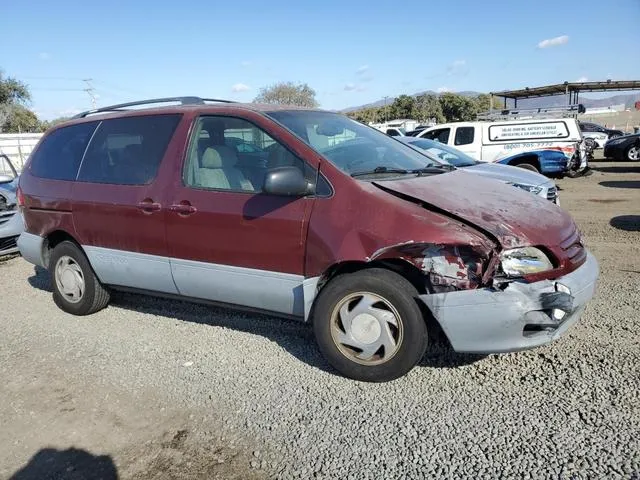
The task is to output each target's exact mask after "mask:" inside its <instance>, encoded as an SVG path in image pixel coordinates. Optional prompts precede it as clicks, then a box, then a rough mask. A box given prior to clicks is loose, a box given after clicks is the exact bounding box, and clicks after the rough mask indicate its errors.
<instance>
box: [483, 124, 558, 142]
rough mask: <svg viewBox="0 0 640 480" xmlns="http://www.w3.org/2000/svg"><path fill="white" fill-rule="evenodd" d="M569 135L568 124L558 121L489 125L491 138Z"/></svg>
mask: <svg viewBox="0 0 640 480" xmlns="http://www.w3.org/2000/svg"><path fill="white" fill-rule="evenodd" d="M568 136H569V130H568V129H567V124H566V123H565V122H562V121H558V122H540V123H515V124H514V123H509V124H503V125H491V126H490V127H489V140H491V141H493V142H496V141H510V140H520V141H523V140H535V139H539V138H558V139H560V138H566V137H568Z"/></svg>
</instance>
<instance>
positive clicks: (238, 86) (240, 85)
mask: <svg viewBox="0 0 640 480" xmlns="http://www.w3.org/2000/svg"><path fill="white" fill-rule="evenodd" d="M249 90H251V87H250V86H249V85H245V84H244V83H236V84H235V85H233V86H232V87H231V91H232V92H236V93H238V92H247V91H249Z"/></svg>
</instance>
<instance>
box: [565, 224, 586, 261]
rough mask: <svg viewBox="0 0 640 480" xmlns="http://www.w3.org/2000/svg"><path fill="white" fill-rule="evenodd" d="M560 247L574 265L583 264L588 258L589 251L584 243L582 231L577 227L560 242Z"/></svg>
mask: <svg viewBox="0 0 640 480" xmlns="http://www.w3.org/2000/svg"><path fill="white" fill-rule="evenodd" d="M560 248H562V251H563V252H564V253H565V254H566V256H567V257H568V258H569V261H570V262H571V263H573V264H574V265H576V264H581V263H582V262H584V261H585V259H586V258H587V251H586V250H585V248H584V245H582V240H581V238H580V232H578V229H577V228H575V227H574V230H573V233H572V234H571V235H569V236H568V237H567V238H566V239H565V240H563V241H562V243H560Z"/></svg>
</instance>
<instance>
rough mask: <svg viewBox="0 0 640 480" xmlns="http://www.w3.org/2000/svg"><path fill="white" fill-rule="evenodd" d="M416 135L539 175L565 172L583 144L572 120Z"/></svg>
mask: <svg viewBox="0 0 640 480" xmlns="http://www.w3.org/2000/svg"><path fill="white" fill-rule="evenodd" d="M416 136H417V137H422V138H428V139H431V140H438V141H439V142H441V143H444V144H447V145H451V146H453V147H455V148H457V149H458V150H461V151H463V152H464V153H466V154H468V155H470V156H471V157H473V158H475V159H477V160H480V161H482V162H493V163H502V164H504V165H513V166H518V167H522V168H526V169H528V170H532V171H535V172H540V173H543V174H562V173H563V172H565V171H566V170H567V164H568V162H569V160H570V159H571V158H572V157H573V156H574V155H575V154H576V153H577V152H578V153H580V144H581V143H582V141H583V139H582V134H581V132H580V128H579V127H578V122H577V121H576V120H575V119H574V118H558V119H547V118H545V119H537V120H535V119H532V120H504V121H491V122H490V121H477V122H455V123H446V124H442V125H436V126H435V127H431V128H427V129H425V130H423V131H422V132H420V133H419V134H418V135H416Z"/></svg>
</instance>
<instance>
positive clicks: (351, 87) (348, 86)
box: [344, 83, 357, 92]
mask: <svg viewBox="0 0 640 480" xmlns="http://www.w3.org/2000/svg"><path fill="white" fill-rule="evenodd" d="M356 88H357V87H356V85H355V83H347V84H346V85H345V86H344V89H345V90H346V91H347V92H351V91H353V90H355V89H356Z"/></svg>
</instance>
